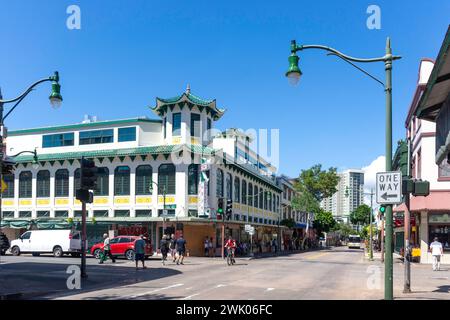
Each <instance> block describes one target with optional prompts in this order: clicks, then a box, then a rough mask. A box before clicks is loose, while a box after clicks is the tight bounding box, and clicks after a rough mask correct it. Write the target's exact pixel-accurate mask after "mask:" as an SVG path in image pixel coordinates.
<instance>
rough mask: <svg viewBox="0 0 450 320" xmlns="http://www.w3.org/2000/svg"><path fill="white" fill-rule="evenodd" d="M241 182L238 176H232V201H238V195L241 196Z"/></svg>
mask: <svg viewBox="0 0 450 320" xmlns="http://www.w3.org/2000/svg"><path fill="white" fill-rule="evenodd" d="M240 187H241V182H240V180H239V178H238V177H235V178H234V201H235V202H238V203H239V202H240V196H241V188H240Z"/></svg>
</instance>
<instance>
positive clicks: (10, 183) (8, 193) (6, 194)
mask: <svg viewBox="0 0 450 320" xmlns="http://www.w3.org/2000/svg"><path fill="white" fill-rule="evenodd" d="M3 181H4V182H5V184H6V190H5V191H3V193H2V197H3V198H14V175H13V174H11V173H8V174H5V175H3Z"/></svg>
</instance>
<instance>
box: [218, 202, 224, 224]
mask: <svg viewBox="0 0 450 320" xmlns="http://www.w3.org/2000/svg"><path fill="white" fill-rule="evenodd" d="M222 216H223V198H219V200H218V202H217V219H219V220H220V219H222Z"/></svg>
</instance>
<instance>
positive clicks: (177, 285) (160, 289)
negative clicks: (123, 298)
mask: <svg viewBox="0 0 450 320" xmlns="http://www.w3.org/2000/svg"><path fill="white" fill-rule="evenodd" d="M181 286H183V284H182V283H177V284H174V285H171V286H168V287H164V288H159V289H155V290H152V291H147V292H144V293H140V294H136V295H133V296H130V298H137V297H141V296H145V295H147V294H151V293H154V292H159V291H162V290H167V289H171V288H176V287H181Z"/></svg>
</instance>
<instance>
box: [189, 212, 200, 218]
mask: <svg viewBox="0 0 450 320" xmlns="http://www.w3.org/2000/svg"><path fill="white" fill-rule="evenodd" d="M188 216H189V217H196V218H197V217H198V210H188Z"/></svg>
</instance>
